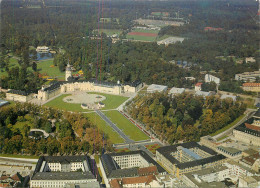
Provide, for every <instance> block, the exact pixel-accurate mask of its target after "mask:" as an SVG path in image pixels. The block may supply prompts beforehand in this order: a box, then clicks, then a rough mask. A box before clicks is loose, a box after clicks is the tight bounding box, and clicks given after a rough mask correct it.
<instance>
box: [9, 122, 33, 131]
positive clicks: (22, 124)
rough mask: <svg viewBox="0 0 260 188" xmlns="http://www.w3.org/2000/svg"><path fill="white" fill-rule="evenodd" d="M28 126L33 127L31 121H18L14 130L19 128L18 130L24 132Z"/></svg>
mask: <svg viewBox="0 0 260 188" xmlns="http://www.w3.org/2000/svg"><path fill="white" fill-rule="evenodd" d="M26 124H27V125H28V126H30V127H31V126H32V125H31V123H30V122H29V121H23V122H19V121H17V122H16V123H15V124H14V125H13V128H14V129H16V128H17V129H20V130H22V129H23V127H24V126H25V125H26Z"/></svg>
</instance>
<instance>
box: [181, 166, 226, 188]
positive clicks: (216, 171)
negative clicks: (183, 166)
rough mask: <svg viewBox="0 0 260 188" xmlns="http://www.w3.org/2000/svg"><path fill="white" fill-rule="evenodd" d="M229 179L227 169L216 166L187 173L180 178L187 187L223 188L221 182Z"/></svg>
mask: <svg viewBox="0 0 260 188" xmlns="http://www.w3.org/2000/svg"><path fill="white" fill-rule="evenodd" d="M228 177H229V169H228V168H227V167H226V166H217V167H212V168H207V169H203V170H198V171H195V172H189V173H186V174H184V175H183V176H182V177H181V180H182V181H183V182H184V184H185V185H186V186H187V187H199V188H201V187H205V188H206V187H216V186H217V187H225V184H224V183H223V182H222V181H224V180H225V179H226V178H228Z"/></svg>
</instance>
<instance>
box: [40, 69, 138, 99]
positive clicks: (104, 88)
mask: <svg viewBox="0 0 260 188" xmlns="http://www.w3.org/2000/svg"><path fill="white" fill-rule="evenodd" d="M65 80H66V81H63V82H55V83H53V84H51V85H49V86H47V87H42V89H40V90H39V91H38V99H39V100H43V101H46V100H48V99H50V98H52V97H54V96H56V95H58V94H60V93H67V92H74V91H90V92H91V91H92V92H100V93H108V94H113V95H121V94H124V93H136V92H137V91H139V90H140V89H141V88H142V87H143V84H142V83H141V82H140V81H134V82H132V83H126V84H120V82H119V81H118V82H117V83H112V82H103V81H97V80H94V79H92V80H74V79H73V77H72V69H71V66H70V64H68V66H67V67H66V73H65Z"/></svg>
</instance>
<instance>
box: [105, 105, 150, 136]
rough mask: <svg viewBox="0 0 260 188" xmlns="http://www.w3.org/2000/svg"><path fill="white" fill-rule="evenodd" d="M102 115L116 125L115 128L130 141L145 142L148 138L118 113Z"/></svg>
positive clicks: (109, 112)
mask: <svg viewBox="0 0 260 188" xmlns="http://www.w3.org/2000/svg"><path fill="white" fill-rule="evenodd" d="M104 114H105V115H106V116H107V117H109V118H110V120H111V121H112V122H113V123H115V124H116V126H117V127H118V128H119V129H121V130H122V131H123V132H124V133H125V134H126V135H127V136H129V137H130V139H132V140H134V141H140V140H147V139H149V137H148V136H147V135H146V134H144V133H143V132H142V131H141V130H140V129H138V128H137V127H136V126H135V125H134V124H132V123H131V122H130V121H129V120H128V119H126V118H125V117H124V116H123V115H122V114H120V113H119V112H118V111H116V110H113V111H106V112H104Z"/></svg>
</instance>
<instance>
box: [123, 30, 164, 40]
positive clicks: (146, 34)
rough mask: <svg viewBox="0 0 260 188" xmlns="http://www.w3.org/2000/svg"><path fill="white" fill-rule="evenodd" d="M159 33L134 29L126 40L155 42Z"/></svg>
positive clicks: (157, 31)
mask: <svg viewBox="0 0 260 188" xmlns="http://www.w3.org/2000/svg"><path fill="white" fill-rule="evenodd" d="M158 33H159V30H145V29H133V30H132V31H131V32H129V33H127V35H126V38H127V39H132V40H137V41H146V42H154V41H155V40H156V38H157V36H158Z"/></svg>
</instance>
